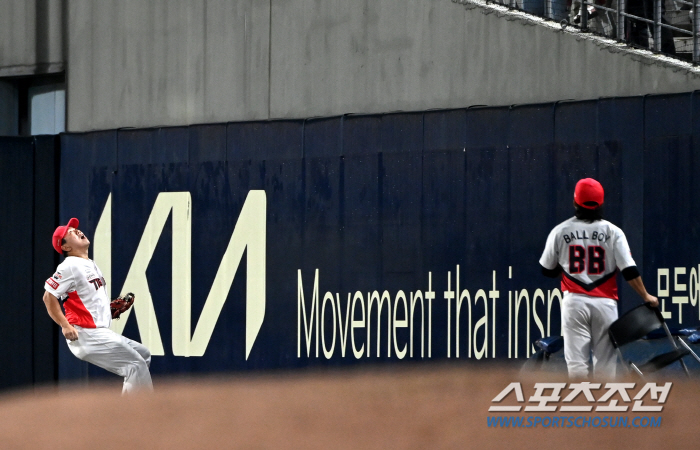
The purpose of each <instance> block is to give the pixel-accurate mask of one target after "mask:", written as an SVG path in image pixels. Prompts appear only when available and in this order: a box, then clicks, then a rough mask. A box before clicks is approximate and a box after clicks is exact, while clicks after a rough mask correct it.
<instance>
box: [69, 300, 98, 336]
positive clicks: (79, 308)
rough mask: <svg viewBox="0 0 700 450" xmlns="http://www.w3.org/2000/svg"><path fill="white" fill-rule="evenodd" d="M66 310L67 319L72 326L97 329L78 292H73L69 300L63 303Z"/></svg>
mask: <svg viewBox="0 0 700 450" xmlns="http://www.w3.org/2000/svg"><path fill="white" fill-rule="evenodd" d="M63 308H64V309H65V310H66V319H68V323H70V324H71V325H78V326H79V327H83V328H97V326H95V321H94V320H93V318H92V314H90V311H88V310H87V308H85V304H83V301H82V300H81V299H80V297H79V296H78V292H76V291H73V292H71V293H69V294H68V299H67V300H66V301H65V303H63Z"/></svg>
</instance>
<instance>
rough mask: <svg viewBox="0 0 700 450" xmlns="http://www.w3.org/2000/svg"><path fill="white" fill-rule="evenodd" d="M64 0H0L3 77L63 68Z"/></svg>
mask: <svg viewBox="0 0 700 450" xmlns="http://www.w3.org/2000/svg"><path fill="white" fill-rule="evenodd" d="M63 5H64V1H63V0H34V1H28V0H0V77H4V76H20V75H32V74H40V73H41V74H43V73H55V72H61V71H63V70H64V58H63Z"/></svg>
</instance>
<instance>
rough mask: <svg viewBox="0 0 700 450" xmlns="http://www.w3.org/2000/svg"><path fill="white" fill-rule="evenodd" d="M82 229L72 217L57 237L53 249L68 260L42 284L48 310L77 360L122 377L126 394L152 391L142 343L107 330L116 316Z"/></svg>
mask: <svg viewBox="0 0 700 450" xmlns="http://www.w3.org/2000/svg"><path fill="white" fill-rule="evenodd" d="M78 224H79V222H78V219H76V218H73V219H71V220H69V221H68V224H67V225H64V226H60V227H58V228H56V231H54V233H53V238H52V241H51V243H52V244H53V248H54V249H55V250H56V251H57V252H58V253H60V254H63V255H65V256H66V258H65V259H64V260H63V262H62V263H61V264H59V265H58V268H57V269H56V273H54V274H53V276H52V277H50V278H49V279H48V280H46V283H45V285H44V288H45V289H46V292H45V293H44V303H45V304H46V309H47V311H48V313H49V315H50V316H51V318H52V319H53V320H54V321H55V322H56V323H57V324H58V325H59V326H60V327H61V330H62V331H63V335H64V336H65V338H66V342H67V343H68V348H69V349H70V351H71V352H72V353H73V354H74V355H75V356H76V357H77V358H78V359H81V360H83V361H87V362H89V363H92V364H94V365H96V366H98V367H102V368H103V369H105V370H108V371H110V372H112V373H115V374H117V375H120V376H122V377H124V387H123V389H122V393H123V394H126V393H132V392H134V391H137V390H149V391H150V390H152V389H153V384H152V382H151V374H150V372H149V366H150V363H151V353H150V352H149V351H148V349H147V348H146V347H145V346H143V345H141V344H140V343H138V342H136V341H132V340H131V339H127V338H125V337H124V336H122V335H120V334H117V333H115V332H113V331H112V330H110V329H109V325H110V324H111V323H112V313H111V311H110V300H109V298H108V296H107V291H106V289H105V286H106V283H105V279H104V277H103V276H102V272H101V271H100V269H99V268H98V267H97V265H96V264H95V263H94V262H93V261H92V260H91V259H89V258H88V247H90V241H89V240H88V238H87V237H86V236H85V235H84V234H83V233H82V232H81V231H80V230H78V228H77V227H78ZM59 299H61V300H62V301H63V308H64V309H65V315H64V313H63V311H62V310H61V304H60V303H59Z"/></svg>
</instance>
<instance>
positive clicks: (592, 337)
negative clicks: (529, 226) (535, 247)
mask: <svg viewBox="0 0 700 450" xmlns="http://www.w3.org/2000/svg"><path fill="white" fill-rule="evenodd" d="M603 200H604V191H603V186H601V184H600V183H599V182H598V181H596V180H594V179H592V178H584V179H582V180H580V181H579V182H578V183H577V184H576V189H575V190H574V208H575V209H576V215H575V216H574V217H572V218H570V219H568V220H566V221H564V222H562V223H560V224H559V225H557V226H556V227H555V228H554V229H553V230H552V231H551V232H550V233H549V237H548V238H547V243H546V245H545V249H544V252H543V253H542V257H541V258H540V265H541V266H542V273H543V274H544V275H546V276H549V277H552V278H556V277H558V276H559V275H561V289H562V291H564V298H563V302H562V307H561V326H562V335H563V336H564V357H565V359H566V365H567V368H568V372H569V376H570V377H572V378H586V377H588V376H589V371H590V369H591V367H590V360H591V356H592V360H593V365H592V375H593V376H594V377H604V378H612V377H614V376H615V369H616V365H617V357H616V353H615V349H614V347H613V345H612V343H611V342H610V339H609V338H608V328H609V327H610V324H611V323H613V322H614V321H615V320H617V300H618V295H617V273H618V271H620V272H622V276H623V277H624V278H625V280H627V282H628V283H629V284H630V285H631V286H632V288H633V289H634V290H635V291H636V292H637V294H639V295H640V296H641V297H642V299H643V300H644V301H645V302H647V303H648V304H649V305H651V306H654V307H656V306H658V304H659V302H658V299H657V298H656V297H654V296H653V295H650V294H649V293H648V292H647V291H646V289H645V287H644V283H643V282H642V277H641V276H640V274H639V271H638V270H637V267H636V265H635V262H634V260H633V259H632V254H631V252H630V248H629V244H628V243H627V239H626V238H625V234H624V233H623V232H622V230H621V229H620V228H618V227H617V226H615V225H613V224H612V223H610V222H608V221H607V220H604V219H603V215H602V209H601V207H602V206H603Z"/></svg>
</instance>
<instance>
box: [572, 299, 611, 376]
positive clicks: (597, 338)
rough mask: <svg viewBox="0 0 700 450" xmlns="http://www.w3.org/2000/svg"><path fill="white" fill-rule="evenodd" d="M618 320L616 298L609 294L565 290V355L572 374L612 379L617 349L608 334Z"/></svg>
mask: <svg viewBox="0 0 700 450" xmlns="http://www.w3.org/2000/svg"><path fill="white" fill-rule="evenodd" d="M615 320H617V302H616V301H615V300H613V299H610V298H603V297H591V296H588V295H583V294H571V293H569V292H565V293H564V299H563V301H562V307H561V327H562V335H563V336H564V357H565V359H566V366H567V368H568V371H569V376H570V377H572V378H586V377H588V376H589V375H591V374H590V373H589V372H590V369H591V363H590V361H591V357H592V360H593V367H592V369H593V370H592V375H593V377H594V378H603V379H612V378H614V377H615V371H616V370H615V369H616V367H617V353H616V352H615V347H613V345H612V342H611V341H610V338H609V337H608V328H610V324H612V323H613V322H614V321H615Z"/></svg>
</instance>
